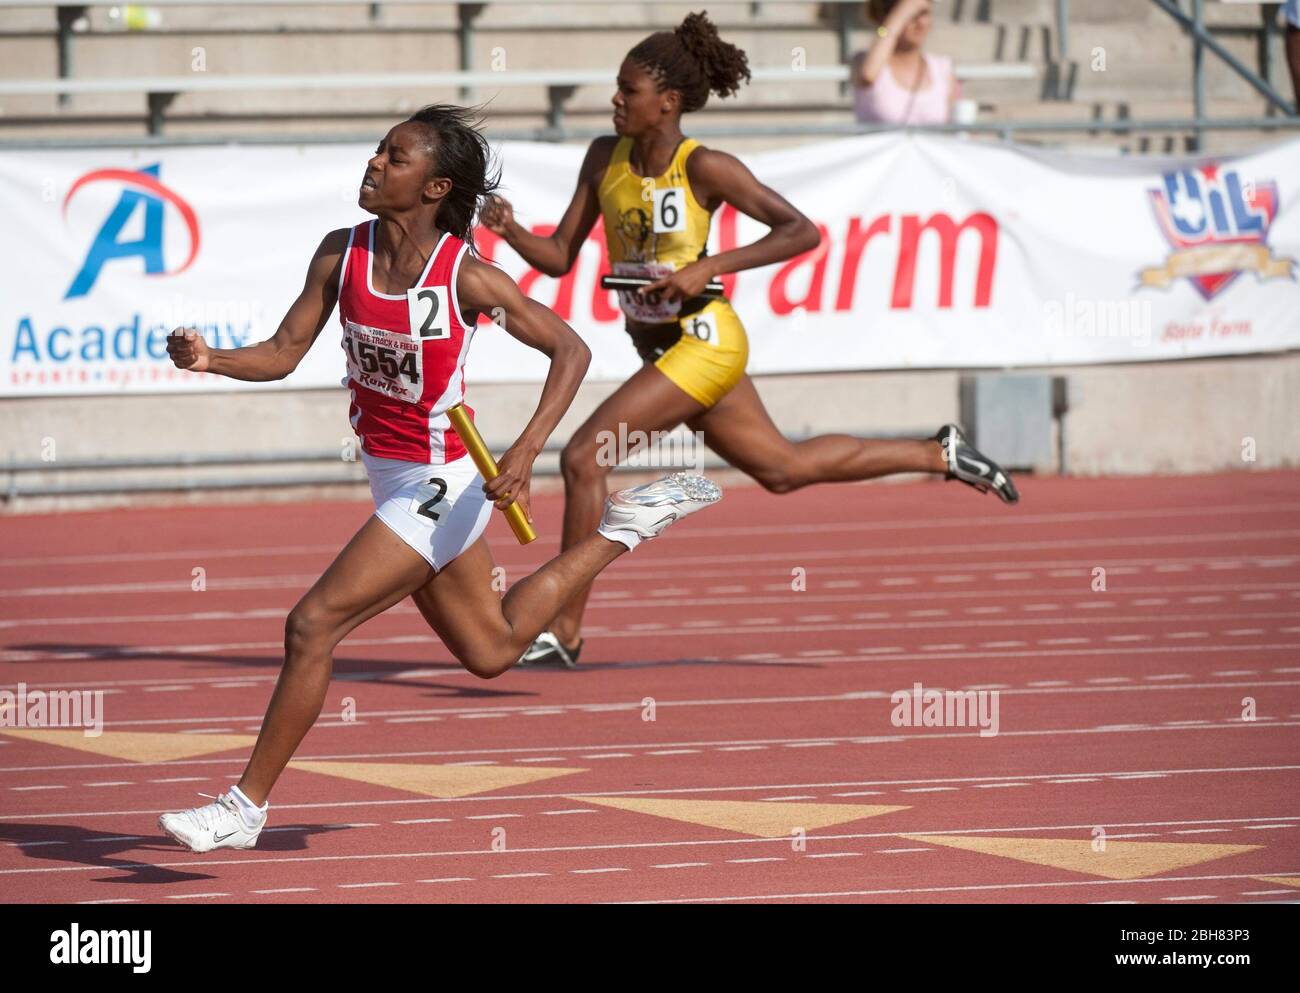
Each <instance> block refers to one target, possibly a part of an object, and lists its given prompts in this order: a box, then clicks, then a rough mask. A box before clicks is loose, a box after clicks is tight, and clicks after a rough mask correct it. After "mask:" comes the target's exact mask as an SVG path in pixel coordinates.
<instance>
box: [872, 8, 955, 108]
mask: <svg viewBox="0 0 1300 993" xmlns="http://www.w3.org/2000/svg"><path fill="white" fill-rule="evenodd" d="M932 6H933V5H932V2H931V0H867V17H868V18H870V19H871V20H872V21H873V22H874V23H875V24H877V25H879V26H878V27H877V28H876V38H875V40H874V41H872V43H871V47H870V48H869V49H867V50H866V51H865V52H859V53H858V54H857V55H856V56H854V58H853V68H852V73H851V75H850V78H851V79H852V81H853V110H854V113H855V114H856V115H857V118H858V120H859V121H863V122H869V123H883V124H946V123H947V122H948V121H949V120H951V118H952V105H953V102H954V101H955V100H956V99H957V80H956V77H955V76H954V75H953V71H952V59H950V58H948V57H947V56H945V55H930V54H928V53H925V52H923V51H921V46H922V45H923V44H925V38H926V35H928V34H929V33H930V23H931V10H932Z"/></svg>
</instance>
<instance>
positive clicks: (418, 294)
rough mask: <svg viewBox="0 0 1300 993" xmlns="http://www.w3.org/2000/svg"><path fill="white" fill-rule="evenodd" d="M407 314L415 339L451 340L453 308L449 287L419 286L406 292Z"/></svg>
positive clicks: (412, 335)
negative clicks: (449, 298) (448, 296)
mask: <svg viewBox="0 0 1300 993" xmlns="http://www.w3.org/2000/svg"><path fill="white" fill-rule="evenodd" d="M406 312H407V316H408V318H409V319H410V322H411V337H413V338H450V337H451V308H450V307H448V305H447V287H445V286H417V287H415V288H414V289H410V290H407V291H406Z"/></svg>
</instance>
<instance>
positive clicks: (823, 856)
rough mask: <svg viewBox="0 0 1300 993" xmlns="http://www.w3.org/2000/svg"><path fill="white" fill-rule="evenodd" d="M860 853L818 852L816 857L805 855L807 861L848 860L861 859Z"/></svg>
mask: <svg viewBox="0 0 1300 993" xmlns="http://www.w3.org/2000/svg"><path fill="white" fill-rule="evenodd" d="M861 857H862V853H861V852H820V853H818V854H817V855H805V856H804V858H809V859H849V858H861Z"/></svg>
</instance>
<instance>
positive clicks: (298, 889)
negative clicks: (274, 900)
mask: <svg viewBox="0 0 1300 993" xmlns="http://www.w3.org/2000/svg"><path fill="white" fill-rule="evenodd" d="M249 892H251V893H256V894H257V895H258V896H271V895H273V894H276V893H315V892H316V887H315V886H281V887H280V888H278V889H274V890H250V891H249Z"/></svg>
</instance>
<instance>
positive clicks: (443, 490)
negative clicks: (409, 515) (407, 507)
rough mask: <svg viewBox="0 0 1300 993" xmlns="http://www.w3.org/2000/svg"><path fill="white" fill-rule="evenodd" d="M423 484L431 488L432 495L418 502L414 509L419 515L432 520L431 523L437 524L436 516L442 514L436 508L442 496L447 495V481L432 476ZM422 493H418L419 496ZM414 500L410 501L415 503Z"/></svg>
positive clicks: (417, 498) (418, 497)
mask: <svg viewBox="0 0 1300 993" xmlns="http://www.w3.org/2000/svg"><path fill="white" fill-rule="evenodd" d="M425 486H430V487H432V488H433V496H431V497H430V498H429V499H427V500H423V501H421V502H420V503H418V504H417V505H416V506H415V508H414V510H415V512H416V513H417V514H419V515H420V516H421V517H427V518H428V519H429V520H431V521H433V523H435V524H437V523H438V518H440V517H441V516H442V511H439V510H438V509H437V508H438V506H439V504H441V503H442V499H443V497H445V496H446V495H447V481H446V480H445V479H441V478H439V477H437V476H434V477H433V478H432V479H430V480H429V482H428V483H426V484H425ZM421 489H423V487H421ZM423 495H424V494H423V493H421V494H420V496H423ZM420 496H417V497H416V498H415V500H420ZM415 500H413V501H412V503H415ZM445 509H446V508H443V510H445Z"/></svg>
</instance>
